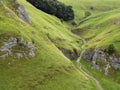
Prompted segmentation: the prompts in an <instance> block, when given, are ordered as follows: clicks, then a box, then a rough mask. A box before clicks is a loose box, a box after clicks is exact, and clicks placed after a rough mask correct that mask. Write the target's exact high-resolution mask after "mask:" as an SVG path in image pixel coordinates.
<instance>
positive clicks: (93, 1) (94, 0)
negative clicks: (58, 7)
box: [59, 0, 120, 22]
mask: <svg viewBox="0 0 120 90" xmlns="http://www.w3.org/2000/svg"><path fill="white" fill-rule="evenodd" d="M59 1H61V2H63V3H65V4H67V5H71V6H72V7H73V9H74V11H75V21H77V22H78V21H79V20H81V19H84V17H85V12H86V11H89V12H91V16H94V15H97V14H100V13H103V12H106V11H110V10H114V9H118V8H119V4H120V1H119V0H59ZM91 8H92V9H91Z"/></svg>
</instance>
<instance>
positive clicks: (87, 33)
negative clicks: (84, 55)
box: [59, 0, 120, 54]
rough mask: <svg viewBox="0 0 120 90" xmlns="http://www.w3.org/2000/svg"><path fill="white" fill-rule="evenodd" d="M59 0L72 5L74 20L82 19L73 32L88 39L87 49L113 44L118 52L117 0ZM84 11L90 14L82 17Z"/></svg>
mask: <svg viewBox="0 0 120 90" xmlns="http://www.w3.org/2000/svg"><path fill="white" fill-rule="evenodd" d="M59 1H61V2H64V3H65V4H67V5H71V6H72V7H73V9H74V11H75V21H76V22H80V21H83V22H82V23H80V25H79V26H78V27H77V28H76V29H75V30H73V32H75V33H76V34H78V35H79V36H80V37H82V38H85V39H87V40H88V43H87V45H86V47H87V49H89V48H94V47H99V48H100V47H101V48H105V47H107V46H108V45H109V44H114V46H115V48H116V52H117V53H118V54H120V41H119V39H120V36H119V35H120V33H119V24H120V23H119V22H120V20H119V15H120V13H119V11H120V9H119V4H120V1H119V0H59ZM91 7H92V9H91ZM86 11H89V12H90V13H91V16H89V17H87V18H84V17H85V12H86Z"/></svg>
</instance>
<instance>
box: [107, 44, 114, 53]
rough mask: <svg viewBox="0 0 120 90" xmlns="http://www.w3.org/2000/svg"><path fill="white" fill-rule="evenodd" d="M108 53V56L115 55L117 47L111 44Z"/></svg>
mask: <svg viewBox="0 0 120 90" xmlns="http://www.w3.org/2000/svg"><path fill="white" fill-rule="evenodd" d="M107 53H108V54H110V55H111V54H113V53H115V47H114V45H113V44H110V45H109V46H108V48H107Z"/></svg>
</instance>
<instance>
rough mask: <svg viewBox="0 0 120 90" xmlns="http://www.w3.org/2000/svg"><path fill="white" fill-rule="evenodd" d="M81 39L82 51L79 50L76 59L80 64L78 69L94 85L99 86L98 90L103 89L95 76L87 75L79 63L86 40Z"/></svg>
mask: <svg viewBox="0 0 120 90" xmlns="http://www.w3.org/2000/svg"><path fill="white" fill-rule="evenodd" d="M82 41H83V45H82V52H81V54H80V56H79V57H78V59H77V61H76V62H77V63H79V64H80V66H79V70H80V71H81V72H82V73H83V74H84V75H85V76H87V77H88V78H90V79H92V80H93V81H94V82H95V83H96V86H97V87H98V88H99V90H104V89H103V88H102V86H101V85H100V83H99V81H98V80H97V79H96V78H94V77H93V76H91V75H89V74H88V73H87V72H85V71H84V70H83V69H82V65H81V63H80V60H81V58H82V55H83V54H84V52H85V44H86V41H85V40H84V39H82Z"/></svg>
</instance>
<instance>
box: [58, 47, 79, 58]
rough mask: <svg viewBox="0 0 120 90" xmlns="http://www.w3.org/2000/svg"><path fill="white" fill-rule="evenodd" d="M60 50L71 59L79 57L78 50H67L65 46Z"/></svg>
mask: <svg viewBox="0 0 120 90" xmlns="http://www.w3.org/2000/svg"><path fill="white" fill-rule="evenodd" d="M59 49H60V51H61V52H62V53H63V54H64V55H65V56H66V57H67V58H69V59H70V60H76V59H77V58H78V57H79V55H80V54H79V52H78V51H77V50H75V49H74V50H73V52H71V51H69V50H66V49H64V48H59Z"/></svg>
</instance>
